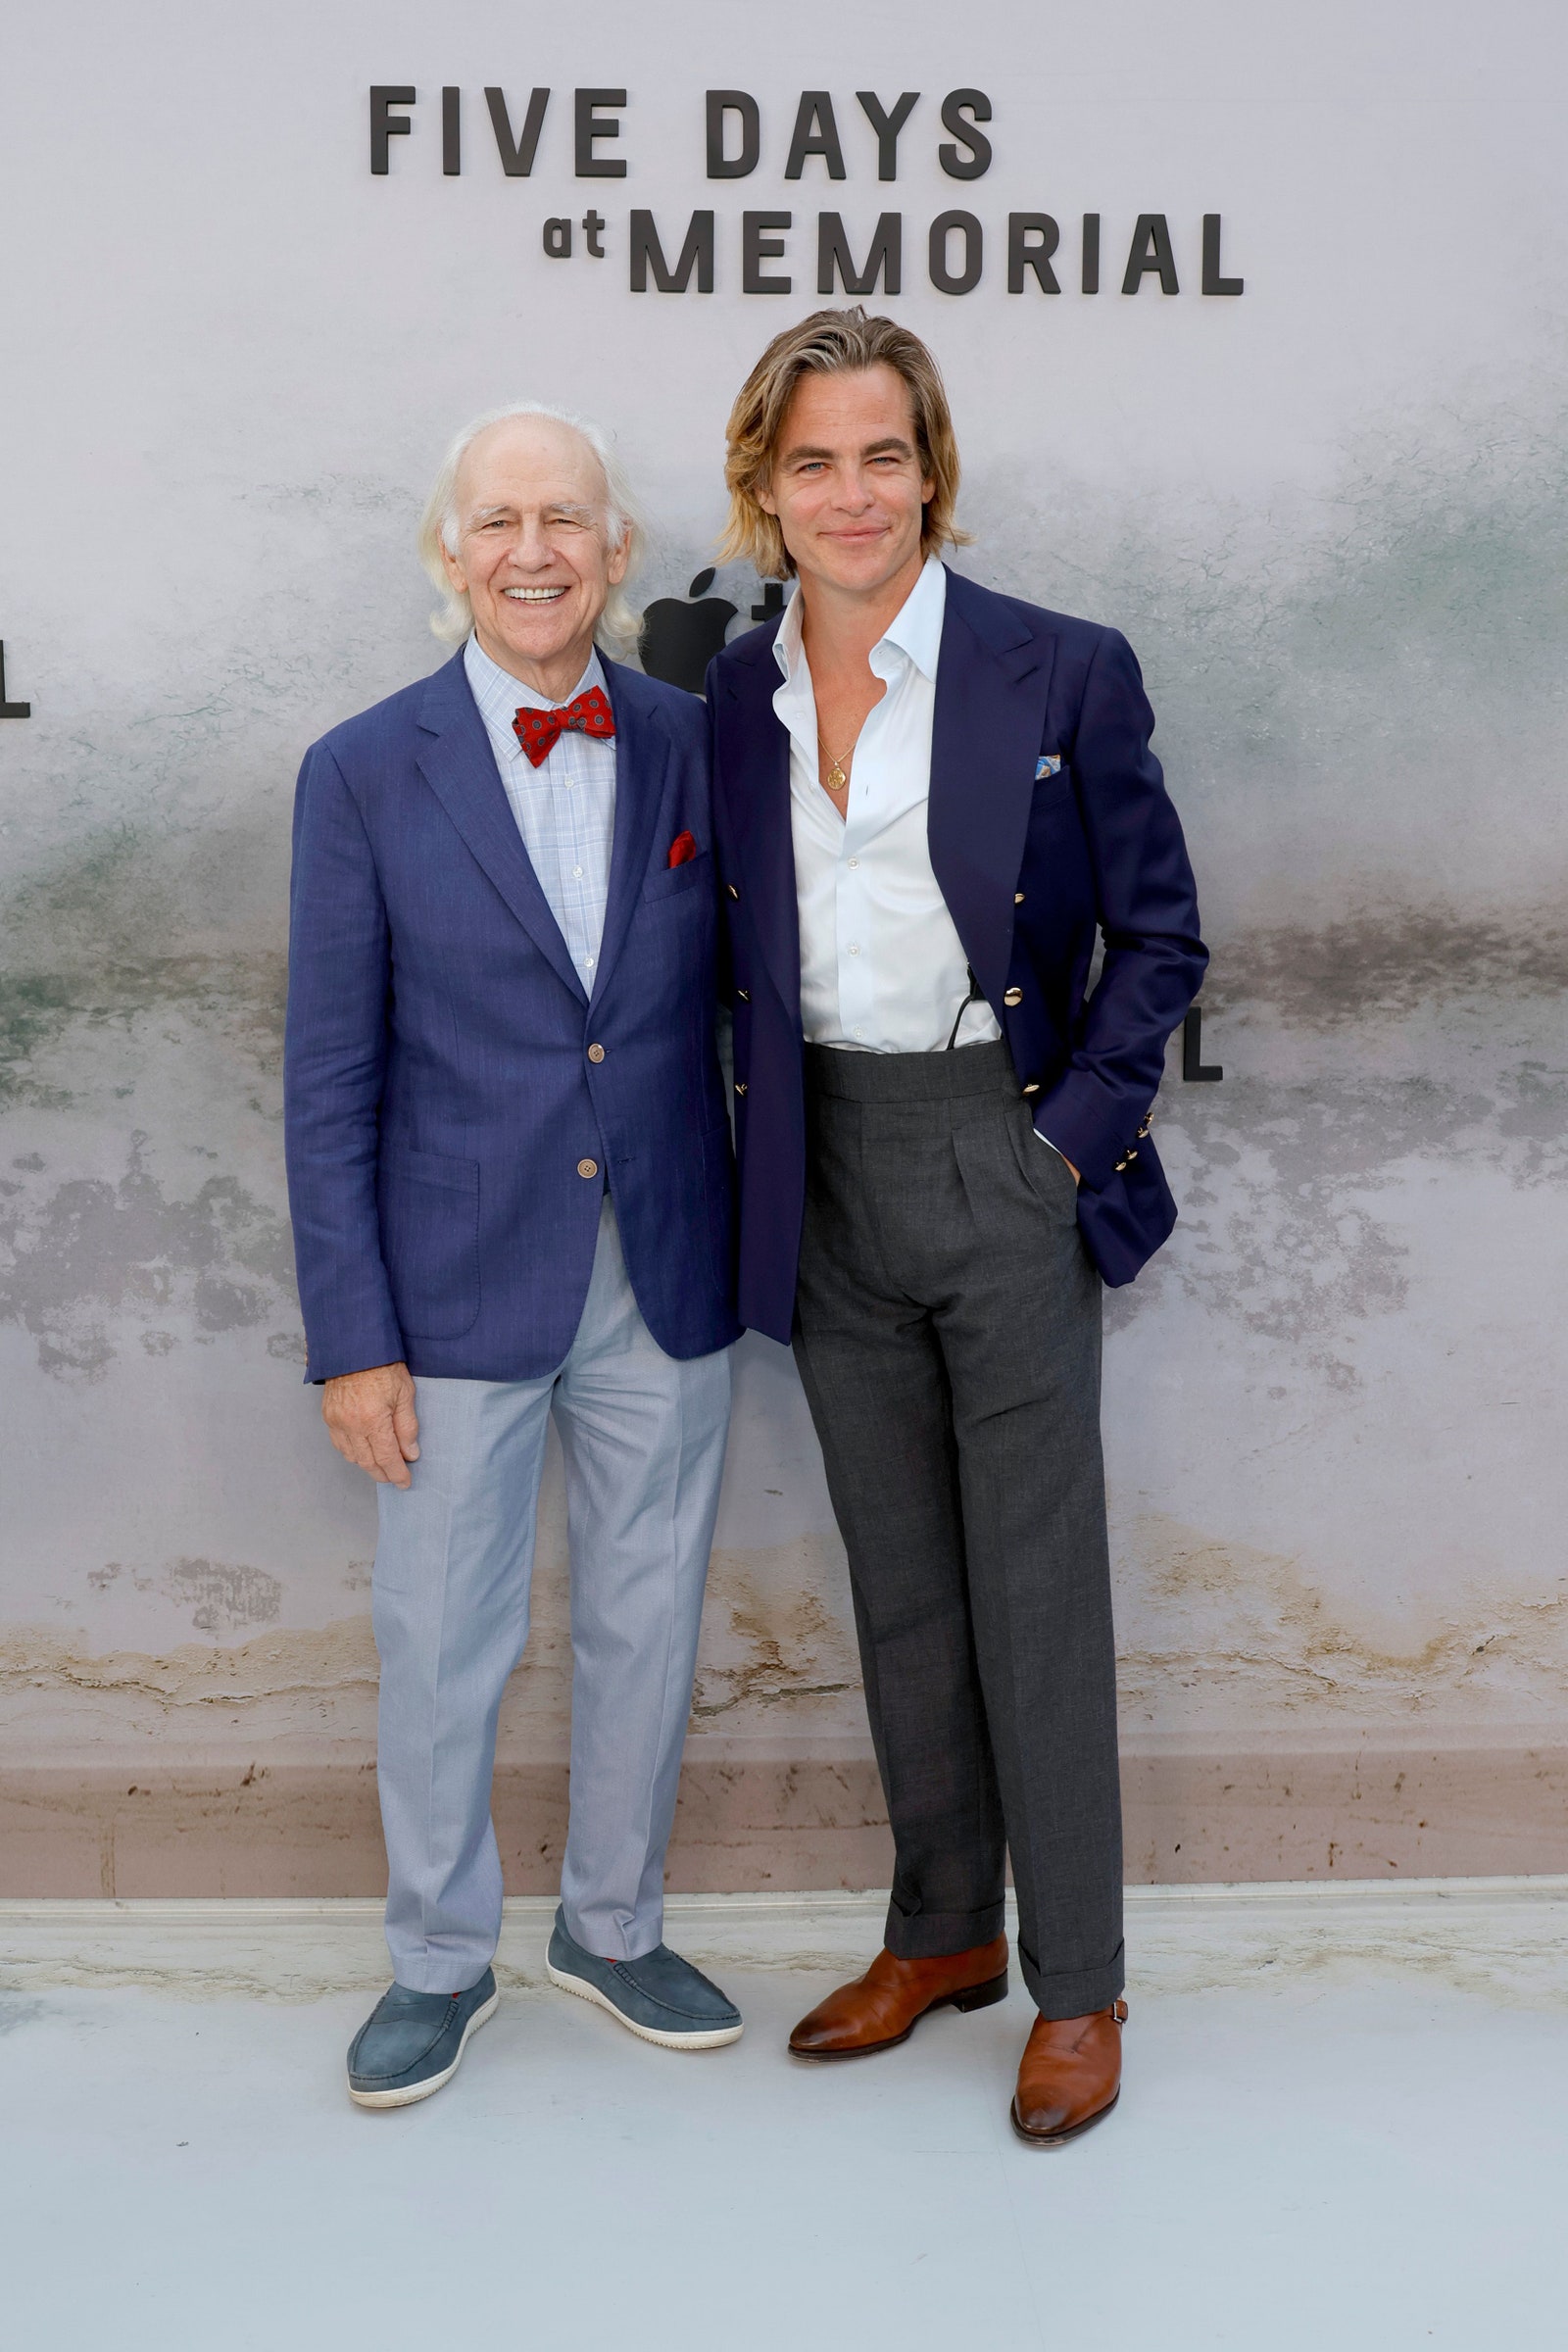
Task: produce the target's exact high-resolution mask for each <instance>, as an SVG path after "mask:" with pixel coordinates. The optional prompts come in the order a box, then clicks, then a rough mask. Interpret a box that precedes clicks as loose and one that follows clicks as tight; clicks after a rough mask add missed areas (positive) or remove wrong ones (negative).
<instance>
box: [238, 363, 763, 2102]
mask: <svg viewBox="0 0 1568 2352" xmlns="http://www.w3.org/2000/svg"><path fill="white" fill-rule="evenodd" d="M420 546H421V551H422V553H423V556H424V560H425V564H426V568H427V570H428V571H429V572H430V575H431V578H432V580H433V581H434V583H435V585H436V586H437V588H438V589H439V590H440V591H441V594H442V597H443V605H444V609H443V611H442V613H440V614H439V615H438V617H437V621H436V623H435V626H436V628H437V633H438V634H440V635H444V636H446V637H447V638H448V639H449V640H450V639H459V640H461V641H462V642H461V646H460V650H459V652H458V653H457V655H456V656H455V657H454V659H453V660H452V661H450V662H447V663H446V664H445V665H444V667H442V668H440V669H438V670H437V671H436V672H435V674H434V676H433V677H428V678H421V679H420V680H418V682H417V684H415V685H413V686H410V687H406V688H405V689H404V691H403V692H402V693H401V694H395V695H393V696H392V697H391V699H390V700H389V701H387V702H384V703H381V704H379V705H377V707H376V708H375V709H374V710H373V711H363V712H362V713H361V714H360V716H359V717H358V718H351V719H349V720H348V721H347V722H346V723H345V724H344V725H342V726H340V727H337V728H334V730H333V731H332V733H331V734H330V735H327V736H326V737H324V738H323V740H322V741H321V742H320V743H318V744H316V745H315V746H314V747H313V748H312V750H311V751H310V752H308V753H307V755H306V759H305V765H304V767H303V769H302V771H301V774H300V782H299V795H298V800H297V803H296V809H295V825H294V882H293V907H292V925H291V933H290V963H289V1003H288V1037H287V1060H286V1079H285V1104H286V1114H287V1146H288V1171H289V1198H290V1201H291V1204H292V1207H293V1212H294V1238H295V1253H296V1257H297V1261H298V1265H299V1282H300V1299H301V1304H302V1306H303V1308H304V1313H305V1333H306V1341H307V1344H308V1347H309V1349H310V1372H309V1377H310V1378H311V1379H312V1380H314V1381H318V1382H319V1383H321V1384H322V1389H321V1394H322V1407H321V1409H322V1413H323V1415H324V1417H325V1421H326V1426H327V1430H328V1432H329V1434H330V1436H331V1439H332V1443H333V1445H334V1446H336V1447H337V1449H338V1451H339V1453H341V1454H343V1455H344V1456H345V1458H346V1459H347V1460H349V1461H351V1462H355V1463H357V1464H358V1465H359V1466H360V1468H361V1469H363V1470H365V1471H366V1472H368V1475H369V1476H370V1477H371V1478H372V1479H373V1480H374V1481H375V1482H376V1498H377V1502H378V1504H379V1508H380V1537H379V1541H378V1543H377V1544H376V1552H375V1572H374V1577H373V1580H372V1584H373V1590H372V1596H371V1607H372V1616H373V1622H374V1627H375V1640H376V1646H377V1648H378V1650H379V1652H380V1657H381V1698H380V1722H379V1739H378V1759H377V1760H378V1768H379V1776H380V1790H381V1819H382V1824H383V1827H384V1829H385V1833H386V1849H387V1870H388V1882H389V1883H388V1891H387V1909H386V1933H387V1943H388V1946H389V1948H390V1950H391V1955H392V1962H393V1972H394V1978H395V1982H394V1984H393V1985H392V1987H391V1990H390V1991H389V1992H388V1993H387V1994H386V1996H385V1997H384V1999H383V2000H381V2001H380V2002H379V2003H378V2004H377V2006H376V2008H375V2010H374V2011H373V2013H372V2014H371V2016H370V2017H369V2018H368V2020H367V2022H366V2024H365V2025H364V2026H363V2027H362V2028H361V2030H360V2032H359V2033H358V2034H356V2036H355V2039H354V2043H353V2046H352V2047H351V2049H350V2052H349V2092H350V2095H351V2097H353V2098H354V2099H355V2100H357V2101H358V2102H359V2104H360V2105H362V2106H365V2107H402V2106H408V2105H410V2104H411V2103H412V2102H413V2101H415V2100H418V2099H424V2098H428V2097H429V2096H430V2094H431V2093H432V2092H433V2091H436V2090H439V2089H440V2087H441V2085H442V2084H443V2083H444V2082H448V2081H450V2079H451V2077H452V2076H453V2074H454V2073H455V2072H456V2070H457V2066H458V2063H459V2060H460V2059H461V2057H462V2055H463V2051H464V2046H465V2043H466V2040H467V2037H468V2035H469V2034H471V2033H472V2031H473V2030H474V2028H475V2027H476V2026H479V2025H481V2024H483V2022H484V2020H485V2019H486V2018H487V2017H489V2016H490V2014H491V2012H492V2011H493V2010H494V2008H495V2005H496V1984H495V1977H494V1974H493V1972H492V1969H491V1966H490V1962H491V1956H492V1954H493V1953H494V1951H495V1946H496V1938H497V1935H498V1933H499V1931H500V1926H501V1860H500V1855H499V1853H498V1851H497V1846H496V1836H495V1831H494V1829H493V1827H492V1825H491V1819H490V1782H491V1773H492V1767H493V1763H494V1756H495V1738H496V1717H497V1712H498V1710H499V1708H500V1705H501V1698H502V1693H503V1691H505V1689H506V1685H507V1681H508V1678H509V1676H510V1675H511V1673H512V1670H513V1668H514V1666H515V1664H516V1662H517V1659H518V1657H519V1656H520V1655H521V1652H522V1648H523V1644H524V1642H526V1640H527V1636H528V1588H529V1580H530V1576H531V1572H532V1567H533V1547H534V1520H535V1511H536V1506H537V1503H538V1496H539V1479H540V1472H541V1469H542V1467H543V1462H544V1448H545V1438H546V1433H547V1430H548V1428H549V1424H550V1422H551V1420H552V1418H553V1419H554V1420H555V1423H556V1426H557V1429H558V1430H559V1432H560V1436H561V1442H562V1449H563V1452H564V1456H565V1466H566V1497H567V1512H568V1518H569V1523H570V1539H571V1640H572V1658H573V1678H572V1708H571V1714H572V1722H571V1815H570V1824H569V1828H568V1831H567V1837H566V1849H565V1854H564V1858H563V1863H562V1874H561V1909H560V1911H559V1912H558V1914H557V1918H556V1927H555V1933H554V1935H553V1936H552V1937H551V1940H550V1950H549V1960H548V1966H549V1973H550V1975H551V1977H552V1978H553V1980H554V1981H555V1982H556V1983H557V1984H558V1985H562V1986H564V1988H565V1989H566V1990H568V1991H570V1992H574V1993H578V1994H580V1995H582V1996H583V1997H585V1998H587V1999H589V2000H592V2001H596V2002H598V2004H599V2005H600V2006H601V2007H602V2008H604V2009H607V2010H609V2011H610V2012H611V2014H612V2015H613V2017H615V2018H616V2019H617V2020H618V2021H619V2022H620V2023H621V2024H622V2025H624V2026H626V2027H628V2028H629V2029H630V2030H631V2032H632V2033H634V2034H639V2035H641V2036H642V2038H643V2039H644V2040H647V2041H653V2042H658V2043H662V2045H664V2046H665V2047H667V2048H673V2049H711V2048H713V2047H715V2046H717V2045H718V2044H720V2043H723V2042H729V2041H733V2040H735V2038H736V2037H737V2035H738V2034H739V2033H740V2031H741V2021H740V2017H739V2015H738V2013H737V2012H736V2010H735V2009H734V2007H733V2005H732V2004H731V2003H730V2002H729V2001H728V2000H727V1999H726V1998H725V1996H724V1995H723V1993H721V1992H720V1991H719V1989H718V1987H717V1986H716V1985H711V1984H710V1983H709V1982H708V1980H707V1979H706V1978H705V1977H703V1976H700V1975H699V1973H698V1972H697V1970H696V1969H695V1968H693V1967H691V1966H690V1964H689V1963H688V1962H686V1961H685V1960H682V1959H681V1958H680V1957H679V1955H678V1954H676V1953H674V1952H671V1951H669V1950H668V1949H667V1947H666V1946H665V1944H664V1942H663V1940H662V1933H663V1931H662V1903H663V1887H664V1877H663V1873H664V1847H665V1843H666V1841H667V1839H668V1837H669V1831H670V1823H671V1820H672V1818H673V1815H674V1810H675V1789H676V1781H677V1777H678V1774H679V1770H680V1756H681V1746H682V1742H683V1740H684V1737H685V1731H686V1719H687V1716H688V1713H689V1711H690V1705H691V1689H692V1674H693V1669H694V1665H695V1662H696V1654H697V1629H698V1622H699V1618H700V1616H701V1612H702V1600H703V1586H704V1581H705V1579H706V1577H707V1573H708V1555H709V1548H710V1545H711V1542H712V1534H713V1520H714V1514H715V1512H716V1510H717V1506H718V1486H719V1479H720V1476H721V1474H722V1470H723V1461H724V1440H725V1436H726V1432H727V1429H728V1423H729V1394H730V1389H729V1380H730V1358H729V1349H730V1345H731V1343H732V1342H733V1341H734V1340H735V1339H736V1338H737V1336H738V1327H737V1324H736V1321H735V1312H734V1302H733V1299H732V1296H731V1289H732V1275H731V1263H730V1254H731V1252H730V1225H731V1214H732V1209H731V1191H732V1181H733V1180H732V1168H731V1159H730V1139H729V1124H728V1119H727V1116H726V1113H725V1107H724V1092H723V1080H722V1078H721V1076H720V1072H719V1066H718V1059H717V1054H716V1050H715V1043H714V1036H713V1029H714V1012H715V990H716V980H715V942H716V932H717V915H716V909H715V907H714V903H713V902H714V890H713V883H712V872H713V861H712V854H711V830H710V813H709V754H708V740H707V728H706V727H705V725H704V724H703V717H702V707H701V705H700V704H699V703H697V702H695V701H694V700H693V698H692V697H691V696H690V695H686V694H679V693H677V692H676V691H675V690H674V689H673V688H672V687H669V686H662V685H661V684H659V683H658V681H657V680H655V679H653V678H644V677H640V676H639V675H638V674H637V673H636V672H635V671H633V670H629V669H624V668H622V667H621V666H620V665H619V663H618V662H614V661H613V660H611V659H609V658H608V656H607V654H605V653H603V652H601V651H600V650H599V649H598V645H597V644H596V640H604V641H606V642H607V643H608V644H609V645H611V646H614V647H617V648H618V647H619V646H621V645H622V644H623V643H624V641H625V639H626V637H627V635H628V634H629V633H634V623H633V621H632V616H631V615H630V614H629V613H628V612H627V611H626V609H625V608H624V607H623V606H622V605H621V604H620V602H619V599H620V593H621V589H622V585H623V583H624V581H625V579H626V576H627V573H628V571H629V568H630V565H631V561H632V558H633V555H634V554H635V547H636V538H635V522H634V518H633V517H632V515H631V514H630V511H629V501H628V499H627V497H626V495H625V492H624V488H623V486H622V485H621V484H620V483H619V481H618V479H617V478H616V476H615V474H614V471H613V463H612V461H611V460H610V458H609V453H608V448H607V444H606V443H605V440H604V437H603V436H602V435H601V434H599V433H597V432H596V431H595V430H594V428H593V427H592V426H589V425H585V424H583V423H582V422H581V421H580V420H578V419H575V418H571V417H562V416H560V415H559V414H557V413H555V412H553V411H550V410H545V409H540V408H538V407H533V406H527V407H522V408H519V409H515V410H510V411H502V412H496V413H492V414H491V415H490V416H488V417H480V418H479V419H478V420H477V421H476V422H475V423H474V424H473V425H471V426H470V427H469V428H468V430H467V431H466V433H464V434H462V435H460V437H459V439H458V440H457V442H456V443H455V444H454V446H453V449H452V451H451V453H450V455H449V457H448V460H447V463H446V465H445V466H443V468H442V470H441V472H440V474H439V475H438V477H437V480H436V483H435V487H434V489H433V491H432V493H431V497H430V501H429V505H428V507H427V509H426V513H425V519H424V526H423V530H422V533H421V538H420Z"/></svg>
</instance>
